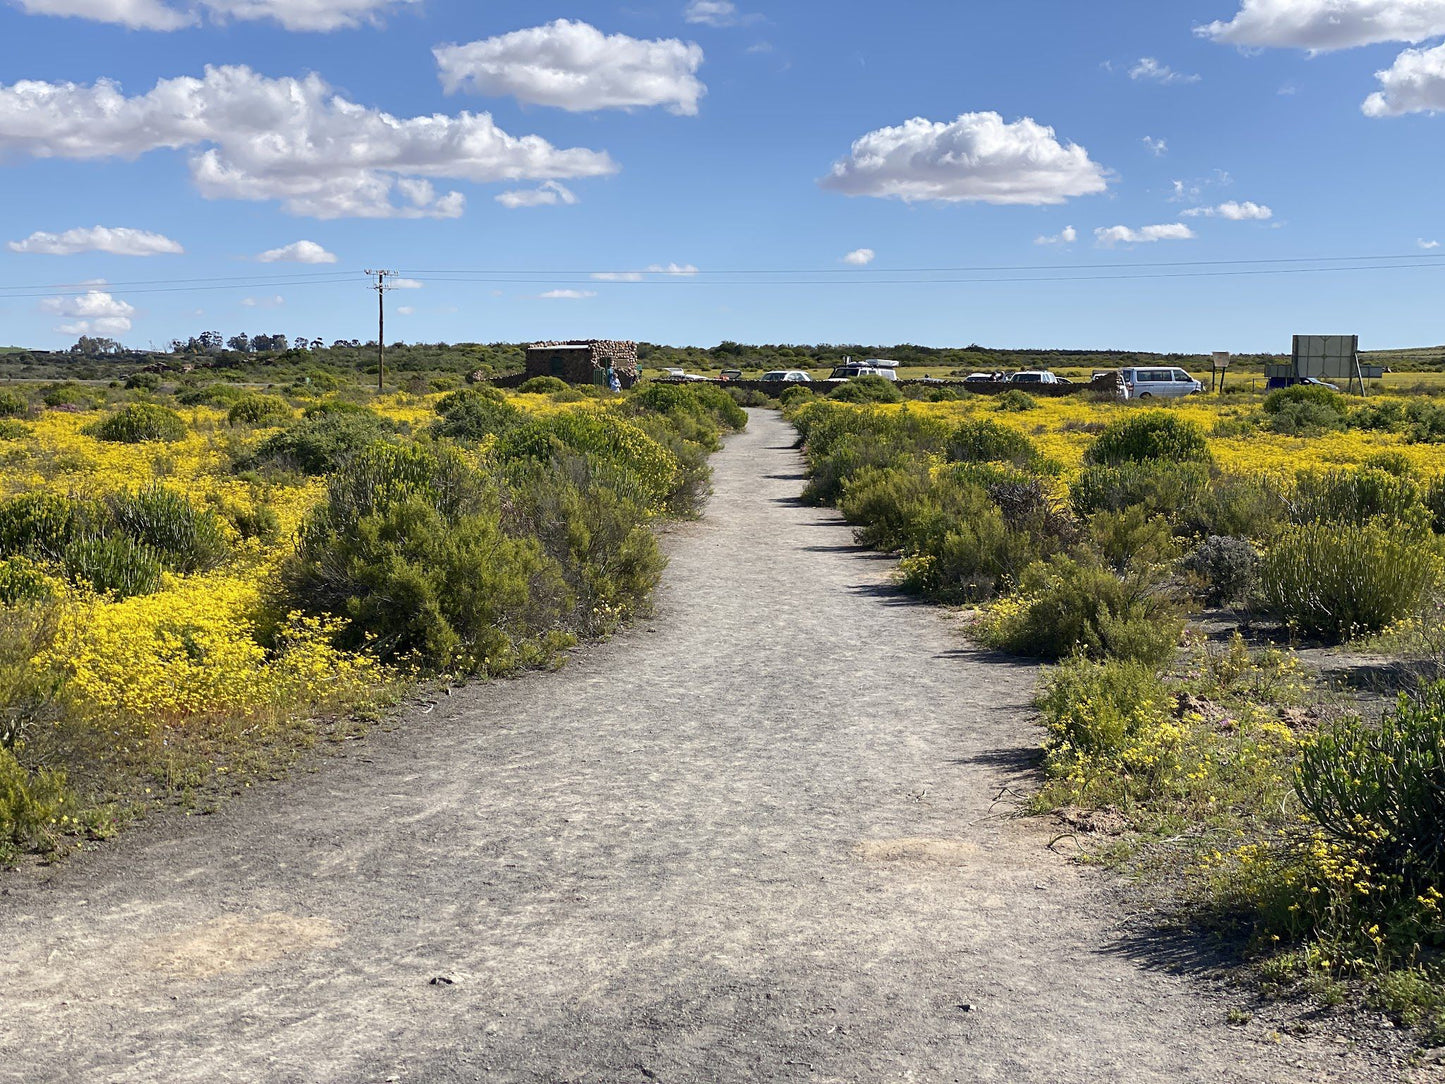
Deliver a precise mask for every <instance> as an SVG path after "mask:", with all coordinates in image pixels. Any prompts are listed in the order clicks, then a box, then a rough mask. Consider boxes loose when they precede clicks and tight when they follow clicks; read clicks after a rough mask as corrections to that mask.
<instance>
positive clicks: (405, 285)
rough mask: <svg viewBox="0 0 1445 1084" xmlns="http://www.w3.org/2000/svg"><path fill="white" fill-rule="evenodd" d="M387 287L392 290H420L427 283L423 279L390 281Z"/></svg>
mask: <svg viewBox="0 0 1445 1084" xmlns="http://www.w3.org/2000/svg"><path fill="white" fill-rule="evenodd" d="M386 285H387V288H388V289H391V290H420V289H421V288H422V287H423V286H425V285H426V283H424V282H422V281H421V279H388V280H387V283H386Z"/></svg>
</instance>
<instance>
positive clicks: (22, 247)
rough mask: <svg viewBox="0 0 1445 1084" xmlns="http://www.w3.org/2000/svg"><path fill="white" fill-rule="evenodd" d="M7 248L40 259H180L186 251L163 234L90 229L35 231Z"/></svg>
mask: <svg viewBox="0 0 1445 1084" xmlns="http://www.w3.org/2000/svg"><path fill="white" fill-rule="evenodd" d="M6 247H7V248H8V249H9V250H10V251H11V252H24V253H31V254H36V255H42V256H74V255H75V254H76V253H79V252H106V253H109V254H110V255H112V256H179V255H181V254H182V253H183V252H185V251H186V250H185V249H184V248H182V247H181V246H180V245H179V244H177V243H176V242H175V241H172V240H171V239H170V238H169V237H166V236H164V235H162V234H159V233H151V232H149V231H148V230H132V229H127V228H126V227H124V226H119V227H116V228H114V229H111V228H108V227H106V226H92V227H90V228H89V229H74V230H66V231H65V232H64V233H45V232H44V231H37V232H35V233H32V234H31V235H30V236H29V237H27V238H25V240H23V241H11V242H9V243H8V244H7V245H6Z"/></svg>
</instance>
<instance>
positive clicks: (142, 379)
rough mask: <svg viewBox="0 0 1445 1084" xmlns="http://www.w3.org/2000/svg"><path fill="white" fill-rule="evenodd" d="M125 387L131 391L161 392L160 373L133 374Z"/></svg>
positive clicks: (127, 379)
mask: <svg viewBox="0 0 1445 1084" xmlns="http://www.w3.org/2000/svg"><path fill="white" fill-rule="evenodd" d="M125 386H126V388H128V389H129V390H131V391H159V390H160V386H161V377H160V374H159V373H131V374H130V376H128V377H127V378H126V381H125Z"/></svg>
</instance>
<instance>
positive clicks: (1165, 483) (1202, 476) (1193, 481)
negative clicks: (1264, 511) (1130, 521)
mask: <svg viewBox="0 0 1445 1084" xmlns="http://www.w3.org/2000/svg"><path fill="white" fill-rule="evenodd" d="M1209 494H1210V484H1209V468H1208V467H1207V466H1206V465H1205V464H1203V463H1171V462H1145V463H1137V462H1125V463H1122V464H1120V465H1118V466H1090V467H1085V468H1084V469H1083V470H1082V471H1080V472H1079V474H1078V475H1077V476H1076V477H1075V479H1074V480H1073V482H1072V483H1070V485H1069V503H1070V504H1071V505H1072V506H1073V509H1074V511H1075V512H1076V513H1077V514H1078V515H1080V516H1089V515H1093V514H1094V513H1097V512H1122V511H1124V510H1125V509H1127V508H1134V507H1138V508H1143V509H1144V510H1146V511H1147V512H1150V513H1152V514H1157V515H1163V516H1167V517H1169V518H1170V520H1171V521H1182V520H1183V519H1184V518H1185V517H1186V516H1189V515H1192V514H1195V513H1197V512H1198V511H1199V510H1200V509H1202V508H1204V507H1205V506H1206V502H1207V501H1208V498H1209Z"/></svg>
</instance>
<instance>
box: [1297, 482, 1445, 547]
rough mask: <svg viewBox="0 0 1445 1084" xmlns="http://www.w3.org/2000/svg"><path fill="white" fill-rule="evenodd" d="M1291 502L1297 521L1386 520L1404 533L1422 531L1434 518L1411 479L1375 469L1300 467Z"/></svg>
mask: <svg viewBox="0 0 1445 1084" xmlns="http://www.w3.org/2000/svg"><path fill="white" fill-rule="evenodd" d="M1290 503H1291V506H1292V507H1291V518H1292V519H1293V520H1294V521H1295V522H1296V523H1316V522H1319V523H1342V524H1354V525H1356V526H1363V525H1364V524H1367V523H1378V522H1389V523H1393V524H1396V525H1398V526H1399V527H1400V529H1402V530H1405V531H1407V532H1424V531H1428V530H1429V528H1430V523H1431V519H1432V517H1431V514H1430V510H1429V509H1428V508H1427V507H1426V506H1425V500H1424V494H1423V493H1422V492H1421V490H1420V487H1419V486H1418V485H1416V484H1415V482H1414V481H1413V480H1412V479H1410V478H1407V477H1400V476H1399V475H1395V474H1388V473H1386V472H1385V471H1382V470H1379V469H1377V468H1375V467H1362V468H1356V469H1354V470H1338V471H1327V472H1321V471H1301V472H1300V473H1299V475H1298V476H1297V477H1296V480H1295V491H1294V494H1293V497H1292V499H1291V502H1290Z"/></svg>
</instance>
